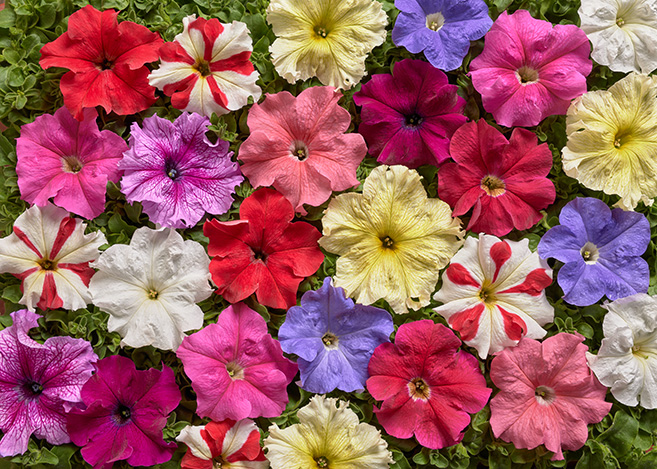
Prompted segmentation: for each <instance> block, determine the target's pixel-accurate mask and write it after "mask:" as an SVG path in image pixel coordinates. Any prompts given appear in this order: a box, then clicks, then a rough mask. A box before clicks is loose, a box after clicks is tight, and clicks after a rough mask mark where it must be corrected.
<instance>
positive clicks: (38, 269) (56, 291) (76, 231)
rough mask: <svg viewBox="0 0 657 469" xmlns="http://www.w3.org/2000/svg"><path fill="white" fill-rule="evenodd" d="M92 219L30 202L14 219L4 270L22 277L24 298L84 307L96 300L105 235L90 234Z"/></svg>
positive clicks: (0, 268) (4, 245) (3, 243)
mask: <svg viewBox="0 0 657 469" xmlns="http://www.w3.org/2000/svg"><path fill="white" fill-rule="evenodd" d="M86 226H87V225H86V224H85V223H83V222H82V220H80V219H75V218H72V217H70V216H69V214H68V212H66V210H63V209H61V208H59V207H55V206H54V205H51V204H48V205H46V206H44V207H38V206H36V205H34V206H32V207H30V208H28V209H27V210H25V212H23V213H22V214H21V215H20V216H19V217H18V218H17V219H16V221H15V222H14V228H13V232H12V233H11V234H10V235H9V236H6V237H4V238H2V239H0V273H9V274H12V275H13V276H14V277H17V278H19V279H20V280H21V291H22V292H23V296H22V297H21V299H20V300H18V302H19V303H20V304H22V305H25V306H27V309H29V310H30V311H34V309H35V306H36V307H37V308H40V309H44V310H45V309H57V308H64V309H70V310H75V309H81V308H85V307H86V306H87V304H89V303H91V293H90V292H89V281H90V280H91V277H92V276H93V275H94V273H95V271H94V269H92V268H91V267H89V262H91V261H95V260H96V259H98V256H99V255H100V252H99V251H98V248H99V247H100V246H102V245H103V244H105V243H106V242H107V241H106V240H105V235H104V234H103V233H102V232H100V231H96V232H93V233H89V234H84V231H85V228H86Z"/></svg>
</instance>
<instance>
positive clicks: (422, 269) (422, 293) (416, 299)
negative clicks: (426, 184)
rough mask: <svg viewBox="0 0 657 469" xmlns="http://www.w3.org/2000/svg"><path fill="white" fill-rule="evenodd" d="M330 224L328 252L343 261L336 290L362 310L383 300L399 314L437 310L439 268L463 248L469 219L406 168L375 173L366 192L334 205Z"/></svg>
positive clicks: (325, 239) (324, 241)
mask: <svg viewBox="0 0 657 469" xmlns="http://www.w3.org/2000/svg"><path fill="white" fill-rule="evenodd" d="M322 223H323V226H324V232H323V234H324V236H323V237H322V238H321V239H320V240H319V244H320V246H322V247H323V248H324V249H326V250H327V251H329V252H332V253H334V254H338V255H339V256H340V258H339V259H338V261H337V272H336V275H335V286H336V287H342V288H344V289H345V291H346V293H347V295H348V296H352V297H354V298H355V299H356V301H357V302H358V303H361V304H371V303H374V302H375V301H376V300H378V299H380V298H383V299H385V300H386V301H387V302H388V304H389V305H390V307H391V308H392V309H393V310H394V311H395V312H396V313H398V314H403V313H407V312H408V308H412V309H414V310H417V309H419V308H420V307H422V306H426V305H428V304H429V300H430V295H431V293H432V292H433V290H434V288H435V286H436V282H437V281H438V272H439V270H440V269H442V268H443V267H445V266H446V265H447V263H448V262H449V260H450V259H451V258H452V256H453V255H454V254H455V253H456V251H458V249H459V248H460V247H461V245H462V244H463V241H462V239H461V238H462V237H463V231H462V230H461V220H459V219H458V218H452V211H451V209H450V208H449V205H447V204H446V203H445V202H443V201H442V200H440V199H429V198H427V194H426V192H425V190H424V188H423V187H422V183H421V182H420V176H419V174H418V173H417V171H415V170H412V169H408V168H406V167H405V166H390V167H388V166H379V167H377V168H375V169H374V170H373V171H372V173H371V174H370V175H369V177H368V178H367V179H366V180H365V183H364V185H363V193H362V194H356V193H348V194H342V195H339V196H337V197H336V198H335V199H333V200H332V201H331V203H330V204H329V206H328V208H327V209H326V213H325V215H324V218H322Z"/></svg>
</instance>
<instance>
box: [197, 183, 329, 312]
mask: <svg viewBox="0 0 657 469" xmlns="http://www.w3.org/2000/svg"><path fill="white" fill-rule="evenodd" d="M293 218H294V208H293V207H292V204H291V203H290V202H288V201H287V199H285V197H283V196H282V195H281V194H279V193H278V192H276V191H275V190H273V189H269V188H264V189H259V190H257V191H255V192H254V193H253V194H251V195H250V196H249V197H247V198H246V199H245V200H244V202H242V205H241V206H240V220H235V221H229V222H223V223H222V222H219V221H217V220H211V221H207V222H205V225H204V226H203V233H204V234H205V236H207V237H208V238H210V244H209V246H208V253H209V254H210V256H214V258H213V259H212V261H211V262H210V273H211V274H212V281H213V282H214V283H215V284H216V285H217V287H218V289H217V293H219V294H220V295H223V297H224V298H225V299H226V300H228V301H230V302H231V303H236V302H238V301H241V300H243V299H244V298H246V297H248V296H249V295H251V294H252V293H254V292H255V294H256V298H257V299H258V302H259V303H260V304H263V305H265V306H271V307H273V308H281V309H287V308H290V307H291V306H294V305H296V304H297V297H296V294H297V289H298V288H299V284H300V283H301V281H302V280H303V279H304V278H305V277H308V276H310V275H312V274H314V273H315V272H316V271H317V269H319V266H320V265H321V264H322V262H323V261H324V254H322V252H321V250H320V249H319V246H318V244H317V240H318V239H319V238H320V237H321V233H320V232H319V231H318V230H317V228H315V227H314V226H312V225H311V224H310V223H306V222H295V223H291V221H292V219H293Z"/></svg>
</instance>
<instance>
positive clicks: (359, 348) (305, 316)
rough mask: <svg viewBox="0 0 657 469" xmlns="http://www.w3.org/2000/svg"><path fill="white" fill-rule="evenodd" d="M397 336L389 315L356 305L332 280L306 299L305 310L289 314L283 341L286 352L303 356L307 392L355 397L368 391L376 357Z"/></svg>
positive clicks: (295, 308) (281, 333)
mask: <svg viewBox="0 0 657 469" xmlns="http://www.w3.org/2000/svg"><path fill="white" fill-rule="evenodd" d="M393 330H394V327H393V324H392V317H391V316H390V313H388V312H387V311H385V310H383V309H380V308H375V307H373V306H363V305H359V304H354V302H353V300H351V299H350V298H346V297H345V293H344V290H343V289H342V288H335V287H333V286H331V278H330V277H327V278H326V279H324V285H322V287H321V288H320V289H319V290H317V291H308V292H306V293H304V295H303V297H302V298H301V306H293V307H292V308H290V309H289V310H288V312H287V317H286V319H285V322H284V323H283V325H282V326H281V328H280V330H279V333H278V338H279V340H280V342H281V347H282V348H283V351H285V352H287V353H295V354H297V355H298V356H299V360H298V362H297V364H298V365H299V371H300V372H301V386H302V387H303V389H305V390H306V391H310V392H314V393H320V394H323V393H327V392H331V391H333V390H334V389H335V388H338V389H340V390H342V391H346V392H352V391H356V390H358V389H364V388H365V381H367V378H368V376H369V375H368V373H367V365H368V363H369V361H370V358H371V356H372V353H373V352H374V349H375V348H376V347H378V346H379V345H380V344H382V343H384V342H390V339H389V336H390V334H391V333H392V331H393Z"/></svg>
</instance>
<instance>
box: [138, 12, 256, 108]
mask: <svg viewBox="0 0 657 469" xmlns="http://www.w3.org/2000/svg"><path fill="white" fill-rule="evenodd" d="M183 28H184V29H183V32H182V33H180V34H178V35H177V36H176V37H175V38H174V40H173V42H167V43H165V44H164V45H163V46H162V47H160V61H161V63H160V66H159V68H157V69H155V70H153V71H152V72H151V74H150V75H148V81H149V83H150V84H151V85H152V86H155V87H157V88H158V89H160V90H162V91H164V94H166V95H167V96H171V105H172V106H173V107H175V108H176V109H182V110H183V111H189V112H196V113H198V114H201V115H203V116H208V117H210V116H211V115H212V113H215V114H217V115H218V116H220V115H222V114H226V113H228V112H230V111H236V110H238V109H241V108H242V107H244V106H245V105H246V104H247V102H248V99H249V97H252V98H253V100H254V101H258V98H260V94H261V92H262V91H261V90H260V87H259V86H258V85H256V80H257V79H258V72H256V71H255V69H254V68H253V64H252V63H251V61H250V60H249V58H250V57H251V52H252V51H253V46H252V45H251V38H250V37H249V30H248V29H247V27H246V24H244V23H242V22H241V21H233V22H232V23H230V24H224V23H220V22H219V20H218V19H217V18H212V19H209V20H206V19H205V18H198V19H197V18H196V15H190V16H187V17H185V18H183Z"/></svg>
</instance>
